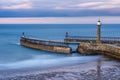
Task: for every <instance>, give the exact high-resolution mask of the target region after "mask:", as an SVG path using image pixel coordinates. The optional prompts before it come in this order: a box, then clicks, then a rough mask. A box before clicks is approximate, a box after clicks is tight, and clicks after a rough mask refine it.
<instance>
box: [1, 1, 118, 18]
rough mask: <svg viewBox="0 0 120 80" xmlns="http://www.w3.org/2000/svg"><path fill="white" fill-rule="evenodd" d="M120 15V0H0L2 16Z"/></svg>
mask: <svg viewBox="0 0 120 80" xmlns="http://www.w3.org/2000/svg"><path fill="white" fill-rule="evenodd" d="M76 16H77V17H78V16H79V17H80V16H120V0H0V17H76Z"/></svg>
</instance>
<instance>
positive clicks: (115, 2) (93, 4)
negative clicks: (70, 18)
mask: <svg viewBox="0 0 120 80" xmlns="http://www.w3.org/2000/svg"><path fill="white" fill-rule="evenodd" d="M115 8H117V9H120V0H107V1H94V0H93V1H89V2H78V3H75V4H74V3H72V4H67V5H61V6H60V5H57V6H55V7H54V9H76V10H77V9H78V10H106V9H115Z"/></svg>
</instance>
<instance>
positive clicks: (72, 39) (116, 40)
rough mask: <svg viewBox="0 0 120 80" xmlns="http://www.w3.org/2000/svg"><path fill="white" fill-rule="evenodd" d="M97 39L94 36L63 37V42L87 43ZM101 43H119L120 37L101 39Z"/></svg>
mask: <svg viewBox="0 0 120 80" xmlns="http://www.w3.org/2000/svg"><path fill="white" fill-rule="evenodd" d="M96 40H97V37H95V36H67V37H65V39H64V41H65V42H80V41H83V42H89V41H93V42H94V41H96ZM101 41H102V42H103V43H120V37H101Z"/></svg>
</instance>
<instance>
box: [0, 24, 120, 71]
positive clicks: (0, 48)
mask: <svg viewBox="0 0 120 80" xmlns="http://www.w3.org/2000/svg"><path fill="white" fill-rule="evenodd" d="M23 32H24V33H25V36H27V37H32V38H38V39H46V40H58V41H63V40H64V38H65V33H66V32H68V33H69V35H72V36H96V32H97V27H96V24H1V25H0V70H10V69H23V68H34V67H39V68H49V67H60V66H67V65H74V64H80V63H85V62H89V61H92V60H96V59H98V58H99V56H97V55H96V56H82V55H80V54H79V53H72V54H69V55H66V54H60V53H52V52H47V51H42V50H36V49H31V48H27V47H23V46H21V45H20V37H21V36H22V33H23ZM102 36H111V37H112V36H113V37H115V36H116V37H120V25H119V24H104V25H102ZM70 46H71V47H72V48H73V50H76V48H77V45H70Z"/></svg>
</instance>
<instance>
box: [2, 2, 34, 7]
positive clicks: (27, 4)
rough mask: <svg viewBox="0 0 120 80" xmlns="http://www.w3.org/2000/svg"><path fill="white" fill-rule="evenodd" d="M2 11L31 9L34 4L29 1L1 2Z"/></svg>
mask: <svg viewBox="0 0 120 80" xmlns="http://www.w3.org/2000/svg"><path fill="white" fill-rule="evenodd" d="M1 4H2V5H1V6H0V9H31V8H32V3H31V2H30V1H29V0H11V1H5V0H2V1H1Z"/></svg>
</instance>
